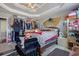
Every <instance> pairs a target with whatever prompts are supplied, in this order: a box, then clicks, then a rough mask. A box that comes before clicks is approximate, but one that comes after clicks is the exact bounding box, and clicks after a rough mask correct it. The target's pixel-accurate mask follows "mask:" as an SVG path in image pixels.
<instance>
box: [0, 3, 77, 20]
mask: <svg viewBox="0 0 79 59" xmlns="http://www.w3.org/2000/svg"><path fill="white" fill-rule="evenodd" d="M37 5H38V8H37V10H36V11H35V12H34V11H32V10H31V9H28V8H24V7H23V6H21V5H20V4H19V3H17V4H15V3H6V4H0V6H1V7H0V12H1V13H5V14H17V15H22V16H24V17H27V16H28V17H32V18H35V19H37V18H38V19H47V18H49V17H56V16H64V15H67V14H68V13H69V12H70V11H71V10H72V9H74V8H76V7H78V6H79V4H76V3H65V4H64V3H40V4H38V3H37Z"/></svg>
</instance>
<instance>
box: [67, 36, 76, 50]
mask: <svg viewBox="0 0 79 59" xmlns="http://www.w3.org/2000/svg"><path fill="white" fill-rule="evenodd" d="M67 39H68V48H69V49H72V47H73V46H75V45H76V38H75V37H71V36H69V37H68V38H67Z"/></svg>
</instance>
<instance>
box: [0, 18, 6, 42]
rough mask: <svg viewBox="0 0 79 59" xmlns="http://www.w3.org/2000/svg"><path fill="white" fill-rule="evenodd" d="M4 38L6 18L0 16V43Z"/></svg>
mask: <svg viewBox="0 0 79 59" xmlns="http://www.w3.org/2000/svg"><path fill="white" fill-rule="evenodd" d="M5 38H6V19H5V18H0V43H4V42H5Z"/></svg>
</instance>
